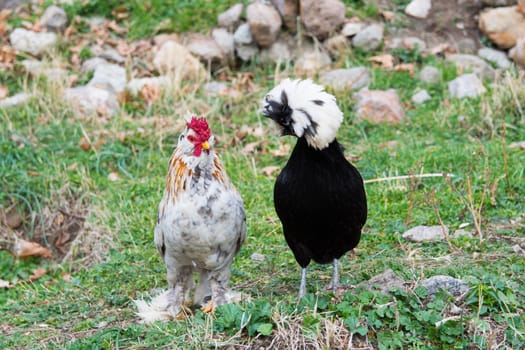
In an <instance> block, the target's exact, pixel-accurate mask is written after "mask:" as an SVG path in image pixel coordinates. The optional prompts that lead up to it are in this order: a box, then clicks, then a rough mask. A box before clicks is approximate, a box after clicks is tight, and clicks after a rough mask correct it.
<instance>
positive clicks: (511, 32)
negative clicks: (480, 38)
mask: <svg viewBox="0 0 525 350" xmlns="http://www.w3.org/2000/svg"><path fill="white" fill-rule="evenodd" d="M479 28H480V29H481V31H482V32H483V33H484V34H485V35H487V36H488V37H489V39H490V40H491V41H492V42H494V43H495V44H496V45H497V46H498V47H500V48H501V49H510V48H511V47H513V46H515V45H516V41H517V40H518V39H519V38H522V37H525V21H524V20H523V15H522V14H521V13H520V12H519V11H516V6H507V7H497V8H493V9H488V10H485V11H483V12H481V13H480V14H479Z"/></svg>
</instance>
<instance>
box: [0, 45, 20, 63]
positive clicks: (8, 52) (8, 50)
mask: <svg viewBox="0 0 525 350" xmlns="http://www.w3.org/2000/svg"><path fill="white" fill-rule="evenodd" d="M15 58H16V51H15V50H14V49H13V48H12V47H11V46H7V45H5V46H4V45H2V46H0V63H12V62H14V61H15Z"/></svg>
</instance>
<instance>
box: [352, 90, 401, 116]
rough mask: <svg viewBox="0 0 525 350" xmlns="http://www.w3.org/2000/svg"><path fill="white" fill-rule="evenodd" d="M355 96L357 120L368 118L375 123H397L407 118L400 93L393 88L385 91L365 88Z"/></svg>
mask: <svg viewBox="0 0 525 350" xmlns="http://www.w3.org/2000/svg"><path fill="white" fill-rule="evenodd" d="M354 98H355V99H357V103H356V106H355V111H356V118H357V120H367V121H369V122H370V123H374V124H382V123H390V124H397V123H399V122H401V121H402V120H403V119H404V118H405V112H404V110H403V107H402V106H401V102H400V100H399V95H398V94H397V92H396V91H395V90H393V89H389V90H386V91H384V90H368V89H366V88H364V89H361V90H360V91H359V92H358V93H356V94H355V95H354Z"/></svg>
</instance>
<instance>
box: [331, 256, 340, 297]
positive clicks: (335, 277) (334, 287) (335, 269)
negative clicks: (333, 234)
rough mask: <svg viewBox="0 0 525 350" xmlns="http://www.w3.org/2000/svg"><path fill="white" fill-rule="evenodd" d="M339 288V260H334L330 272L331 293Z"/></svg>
mask: <svg viewBox="0 0 525 350" xmlns="http://www.w3.org/2000/svg"><path fill="white" fill-rule="evenodd" d="M337 288H339V260H337V259H334V262H333V272H332V292H334V293H335V292H337Z"/></svg>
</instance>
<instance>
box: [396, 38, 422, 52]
mask: <svg viewBox="0 0 525 350" xmlns="http://www.w3.org/2000/svg"><path fill="white" fill-rule="evenodd" d="M388 48H389V49H406V50H415V49H418V50H419V52H422V51H425V50H426V49H427V44H426V43H425V42H424V41H423V40H421V39H419V38H418V37H415V36H408V37H396V38H392V39H391V41H390V43H389V44H388Z"/></svg>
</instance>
